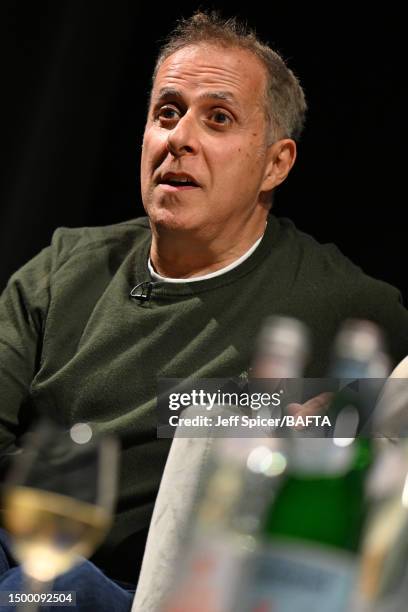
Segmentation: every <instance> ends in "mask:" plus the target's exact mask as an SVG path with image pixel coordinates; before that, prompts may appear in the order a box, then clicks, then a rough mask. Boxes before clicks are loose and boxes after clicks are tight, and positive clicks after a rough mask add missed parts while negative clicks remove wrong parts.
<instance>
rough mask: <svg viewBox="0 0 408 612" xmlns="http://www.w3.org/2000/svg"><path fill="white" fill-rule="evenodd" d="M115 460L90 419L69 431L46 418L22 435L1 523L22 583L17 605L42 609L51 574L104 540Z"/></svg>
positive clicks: (110, 444)
mask: <svg viewBox="0 0 408 612" xmlns="http://www.w3.org/2000/svg"><path fill="white" fill-rule="evenodd" d="M118 457H119V453H118V443H117V440H116V439H115V438H113V437H112V436H102V435H98V434H97V433H96V432H95V431H94V429H93V428H92V427H91V425H89V424H87V423H78V424H76V425H74V426H73V427H71V428H70V429H68V430H67V429H63V428H61V427H59V426H57V425H55V424H54V423H51V422H48V421H43V422H42V423H41V424H40V425H39V426H38V427H37V428H36V429H35V430H34V431H33V432H32V433H30V434H28V435H27V441H26V444H25V445H24V447H23V451H22V452H21V454H19V455H18V456H17V458H16V460H15V462H14V465H13V466H12V468H11V471H10V474H9V476H8V478H7V479H6V482H5V484H4V492H3V502H4V523H5V527H6V529H7V530H8V532H9V533H10V535H11V537H12V545H13V551H14V554H15V557H16V559H17V560H18V561H19V562H20V563H21V567H22V571H23V574H24V576H25V583H26V584H25V593H26V597H22V598H21V599H22V600H24V599H25V600H26V603H24V602H23V604H22V607H21V608H18V609H19V610H21V611H23V610H28V609H29V610H33V609H39V608H40V606H41V603H44V601H45V600H44V597H41V595H42V594H44V593H45V592H49V591H50V588H51V586H52V583H53V581H54V579H55V578H56V577H57V576H58V575H60V574H63V573H65V572H67V571H68V570H69V569H71V568H72V567H73V566H74V565H75V564H77V563H79V562H80V561H81V560H83V558H84V557H89V556H90V555H91V554H92V553H93V552H94V550H95V549H96V548H97V546H98V545H99V544H100V543H101V542H102V540H103V539H104V537H105V535H106V533H107V532H108V530H109V528H110V525H111V522H112V516H113V508H114V502H115V499H116V481H117V472H118ZM33 593H35V594H38V596H36V597H33V596H31V594H33ZM28 594H30V597H28ZM30 600H31V601H30ZM33 603H34V605H33ZM35 604H37V606H35Z"/></svg>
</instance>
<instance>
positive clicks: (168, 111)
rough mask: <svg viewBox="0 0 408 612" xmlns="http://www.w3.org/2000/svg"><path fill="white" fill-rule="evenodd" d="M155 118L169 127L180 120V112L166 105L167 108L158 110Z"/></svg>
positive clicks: (162, 107)
mask: <svg viewBox="0 0 408 612" xmlns="http://www.w3.org/2000/svg"><path fill="white" fill-rule="evenodd" d="M154 117H155V119H156V120H158V121H159V122H160V123H161V124H162V125H164V126H167V125H170V124H172V123H174V121H177V119H179V117H180V111H179V110H178V109H177V108H175V107H174V106H169V105H167V104H166V106H161V107H160V108H159V109H157V111H156V112H155V116H154Z"/></svg>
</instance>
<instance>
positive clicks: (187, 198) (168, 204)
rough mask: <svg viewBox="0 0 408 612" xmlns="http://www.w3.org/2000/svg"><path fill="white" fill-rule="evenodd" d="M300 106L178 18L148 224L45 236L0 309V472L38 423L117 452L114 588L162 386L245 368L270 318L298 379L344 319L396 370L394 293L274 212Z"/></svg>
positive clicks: (259, 54) (137, 533)
mask: <svg viewBox="0 0 408 612" xmlns="http://www.w3.org/2000/svg"><path fill="white" fill-rule="evenodd" d="M305 110H306V104H305V100H304V95H303V92H302V89H301V87H300V85H299V82H298V81H297V79H296V77H295V76H294V75H293V73H292V72H291V71H290V70H289V69H288V68H287V67H286V66H285V64H284V62H283V61H282V59H281V58H280V57H279V56H278V55H277V54H276V53H274V52H273V51H272V50H271V49H269V48H268V47H266V46H265V45H262V44H261V43H260V42H259V41H257V39H256V38H255V36H254V35H252V34H246V33H245V32H243V31H242V29H241V28H240V27H239V26H237V25H236V24H235V23H234V22H227V23H224V22H223V21H221V20H218V19H217V18H216V17H214V16H208V15H204V14H202V13H198V14H196V15H195V16H193V17H192V18H191V19H189V20H187V21H186V22H182V23H181V24H180V25H179V26H178V28H177V29H176V31H175V33H174V34H173V36H172V38H171V39H170V42H169V43H168V44H167V45H166V46H165V47H164V48H163V49H162V52H161V55H160V57H159V59H158V62H157V66H156V70H155V74H154V83H153V89H152V93H151V100H150V106H149V111H148V117H147V123H146V129H145V134H144V141H143V153H142V164H141V176H142V198H143V203H144V206H145V209H146V212H147V215H148V217H149V219H148V220H146V219H137V220H134V221H130V222H127V223H123V224H120V225H116V226H110V227H105V228H83V229H78V230H65V229H60V230H58V231H57V232H56V233H55V235H54V238H53V243H52V245H51V247H49V248H48V249H46V250H44V251H43V252H42V253H40V254H39V255H38V256H37V257H36V258H35V259H34V260H32V261H31V262H29V263H28V264H27V265H26V266H25V267H24V268H23V269H22V270H20V271H19V272H18V273H17V274H16V275H14V277H13V278H12V279H11V281H10V283H9V285H8V287H7V289H6V291H5V293H4V295H3V297H2V301H1V305H0V325H1V336H0V351H1V352H0V360H1V361H0V364H1V365H0V389H1V398H0V448H1V449H2V450H3V452H4V460H5V461H6V460H7V458H8V457H10V455H12V453H13V452H14V451H15V449H16V447H18V444H19V438H20V437H21V435H22V434H23V433H24V431H25V430H27V428H29V426H30V424H31V422H32V421H33V420H34V419H35V417H37V416H38V415H40V414H44V413H45V414H47V415H48V416H51V417H52V418H54V419H55V420H56V421H57V422H59V423H61V424H62V425H64V426H67V427H68V426H70V425H72V424H74V423H75V422H78V421H87V422H90V423H92V424H93V425H94V427H95V428H96V429H97V430H98V431H100V432H102V433H103V432H114V433H116V434H117V435H118V436H120V438H121V441H122V470H121V481H120V491H119V499H118V508H117V516H116V520H115V524H114V527H113V529H112V531H111V533H110V535H109V538H108V543H107V545H106V546H105V548H104V549H102V550H101V551H100V552H99V553H98V554H97V555H96V556H95V557H94V561H95V563H96V564H97V565H98V566H99V567H100V568H102V569H103V570H104V571H105V572H106V574H107V575H108V576H109V577H110V578H114V579H118V580H126V581H129V582H133V583H134V582H135V581H136V579H137V571H138V567H137V566H138V563H140V559H141V556H142V553H143V546H144V540H145V536H146V530H147V528H148V525H149V520H150V516H151V512H152V508H153V505H154V500H155V496H156V493H157V490H158V486H159V482H160V477H161V473H162V470H163V466H164V464H165V461H166V456H167V452H168V448H169V442H168V441H167V440H157V439H156V429H155V428H156V415H155V408H156V392H157V391H156V385H157V378H158V377H177V378H183V377H195V378H200V377H201V378H208V377H232V376H237V375H241V374H243V373H245V372H247V371H248V367H249V365H250V362H251V349H252V342H253V338H254V337H255V336H256V334H257V332H258V329H259V326H260V323H261V321H262V319H263V318H264V317H266V316H268V315H270V314H275V313H276V314H284V315H289V316H293V317H296V318H298V319H301V320H303V321H304V322H305V323H306V324H307V325H308V326H309V328H310V329H311V331H312V335H313V341H314V347H313V348H314V351H313V356H312V359H311V361H310V363H309V366H308V370H307V374H308V375H310V376H315V375H324V373H325V372H326V370H327V365H328V360H329V354H330V347H331V342H332V339H333V336H334V335H335V332H336V330H337V329H338V327H339V325H340V324H341V322H342V321H343V320H344V319H345V318H348V317H350V316H353V317H357V318H368V319H371V320H374V321H376V322H377V323H378V324H379V325H381V327H382V328H383V329H384V330H385V333H386V334H387V339H388V342H389V347H390V351H391V353H392V355H393V356H394V358H395V359H396V360H399V358H401V357H402V355H403V354H405V353H408V333H407V331H408V313H407V312H406V311H405V310H404V309H403V307H402V306H401V305H400V303H399V301H398V292H397V291H396V290H395V289H393V288H392V287H390V286H389V285H387V284H385V283H382V282H379V281H375V280H373V279H370V278H369V277H367V276H365V275H364V274H363V273H362V272H361V271H360V270H359V269H358V268H356V267H355V266H354V265H353V264H352V263H350V262H349V261H348V260H347V259H345V258H344V257H343V256H342V255H341V254H340V253H339V252H338V251H337V249H336V248H335V247H334V246H330V245H329V246H327V245H326V246H322V245H319V244H318V243H316V242H315V241H314V240H313V239H312V238H310V237H309V236H306V235H304V234H302V233H300V232H298V231H297V230H296V228H295V227H294V226H293V224H291V223H290V222H289V221H280V220H278V219H277V218H275V217H274V216H272V215H270V214H269V211H270V208H271V203H272V194H273V191H274V189H275V188H276V187H277V186H278V185H279V184H280V183H282V181H284V180H285V178H286V177H287V175H288V173H289V172H290V170H291V168H292V166H293V164H294V162H295V158H296V140H297V139H298V138H299V136H300V133H301V129H302V125H303V120H304V113H305ZM186 460H188V458H186ZM83 567H85V568H86V572H88V573H89V575H92V576H93V577H94V578H93V579H94V580H95V581H96V583H97V581H98V580H99V574H98V577H96V578H95V575H96V574H92V567H94V566H92V564H89V563H88V564H85V566H83ZM17 571H18V570H16V569H15V568H13V569H11V570H9V571H8V574H7V578H3V583H2V582H1V581H0V585H1V586H2V588H3V589H5V588H8V587H7V584H8V583H7V580H10V576H14V575H15V574H16V572H17ZM97 571H98V570H96V568H95V572H97ZM77 572H79V574H77V577H76V579H78V575H81V568H79V569H78V570H77ZM87 576H88V574H87ZM93 579H91V578H89V577H88V580H89V584H91V585H94V584H95V582H92V580H93ZM69 580H70V577H69V575H68V577H67V576H65V577H63V578H61V579H60V581H59V582H57V584H58V585H59V588H65V589H68V588H69V585H70V584H72V577H71V582H69ZM104 580H105V579H104ZM105 582H106V580H105ZM108 583H109V581H108ZM5 585H6V586H5ZM60 585H63V587H61V586H60ZM92 588H94V586H92ZM95 588H96V587H95ZM112 588H114V585H113V583H112ZM115 588H117V587H115ZM122 591H123V590H122ZM123 593H125V592H124V591H123ZM115 597H116V595H115ZM102 601H105V599H103V600H102ZM116 601H117V608H112V607H110V608H109V609H110V610H112V609H118V610H125V609H127V607H129V600H128V598H127V597H126V596H125V595H123V599H121V597H116ZM81 605H82V604H80V606H81ZM95 605H96V604H95ZM97 605H98V606H99V607H100V609H103V603H101V602H100V601H98V604H97ZM110 605H111V604H110ZM80 606H79V609H86V608H81V607H80Z"/></svg>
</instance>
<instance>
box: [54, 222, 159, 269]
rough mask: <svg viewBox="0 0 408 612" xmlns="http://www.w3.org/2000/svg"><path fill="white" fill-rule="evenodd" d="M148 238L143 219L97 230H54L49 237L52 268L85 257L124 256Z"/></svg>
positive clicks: (81, 228)
mask: <svg viewBox="0 0 408 612" xmlns="http://www.w3.org/2000/svg"><path fill="white" fill-rule="evenodd" d="M148 239H150V225H149V221H148V218H147V217H140V218H138V219H132V220H130V221H125V222H123V223H117V224H114V225H106V226H101V227H80V228H66V227H60V228H58V229H57V230H56V231H55V232H54V234H53V237H52V241H51V246H50V254H51V256H52V260H53V261H52V264H53V265H52V267H53V268H54V269H57V268H58V267H59V266H61V265H63V264H64V263H66V262H67V261H68V260H69V259H71V258H77V257H81V256H84V255H86V254H89V255H91V254H94V255H98V253H99V254H100V255H102V256H103V255H111V254H112V253H115V252H117V253H118V255H122V256H125V255H126V254H127V253H128V252H129V251H130V250H132V249H134V248H136V247H137V245H138V244H139V243H141V242H144V241H145V240H148ZM88 263H89V261H88Z"/></svg>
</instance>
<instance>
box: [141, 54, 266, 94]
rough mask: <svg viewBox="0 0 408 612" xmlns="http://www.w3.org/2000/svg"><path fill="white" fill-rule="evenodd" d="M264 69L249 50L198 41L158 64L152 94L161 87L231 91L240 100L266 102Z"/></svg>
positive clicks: (156, 92)
mask: <svg viewBox="0 0 408 612" xmlns="http://www.w3.org/2000/svg"><path fill="white" fill-rule="evenodd" d="M266 80H267V79H266V69H265V67H264V65H263V64H262V62H261V60H260V59H259V58H258V57H257V56H256V55H254V54H253V53H252V52H251V51H248V50H247V49H243V48H240V47H231V46H228V47H226V46H221V45H218V44H213V43H212V44H207V43H200V44H197V45H190V46H187V47H183V48H182V49H179V50H178V51H176V52H175V53H173V54H172V55H170V56H168V57H167V58H166V59H165V60H164V61H163V62H162V63H161V65H160V66H159V68H158V70H157V74H156V77H155V80H154V83H153V89H152V97H154V96H157V94H158V92H159V91H160V90H162V89H163V88H174V89H180V90H181V91H183V90H189V91H193V90H198V89H200V90H205V89H206V88H208V89H214V90H219V91H225V92H230V93H231V95H232V96H234V97H235V98H236V99H237V100H240V101H241V102H242V103H249V102H251V103H252V104H254V103H255V104H257V103H258V104H262V105H264V101H265V92H266Z"/></svg>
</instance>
